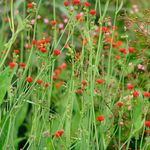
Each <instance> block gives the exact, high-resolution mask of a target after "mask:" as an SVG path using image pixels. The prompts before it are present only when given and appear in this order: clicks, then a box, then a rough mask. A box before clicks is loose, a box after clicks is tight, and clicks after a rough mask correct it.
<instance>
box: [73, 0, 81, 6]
mask: <svg viewBox="0 0 150 150" xmlns="http://www.w3.org/2000/svg"><path fill="white" fill-rule="evenodd" d="M72 3H73V4H74V5H79V4H80V0H72Z"/></svg>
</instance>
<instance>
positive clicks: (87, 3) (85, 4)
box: [83, 2, 91, 7]
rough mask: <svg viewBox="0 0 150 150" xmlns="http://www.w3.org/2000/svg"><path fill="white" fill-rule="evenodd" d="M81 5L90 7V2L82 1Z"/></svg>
mask: <svg viewBox="0 0 150 150" xmlns="http://www.w3.org/2000/svg"><path fill="white" fill-rule="evenodd" d="M83 6H84V7H90V6H91V4H90V3H89V2H84V4H83Z"/></svg>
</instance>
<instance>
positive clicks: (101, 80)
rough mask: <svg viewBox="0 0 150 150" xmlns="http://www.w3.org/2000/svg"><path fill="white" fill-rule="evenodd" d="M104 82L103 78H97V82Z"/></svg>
mask: <svg viewBox="0 0 150 150" xmlns="http://www.w3.org/2000/svg"><path fill="white" fill-rule="evenodd" d="M103 82H104V80H103V79H97V80H96V83H97V84H102V83H103Z"/></svg>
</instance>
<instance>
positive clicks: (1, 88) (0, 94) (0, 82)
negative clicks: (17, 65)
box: [0, 68, 16, 104]
mask: <svg viewBox="0 0 150 150" xmlns="http://www.w3.org/2000/svg"><path fill="white" fill-rule="evenodd" d="M15 71H16V69H13V70H10V68H6V69H5V70H4V71H3V72H1V74H0V104H2V103H3V100H4V96H5V94H6V92H7V90H8V88H9V86H10V84H11V80H12V77H13V75H14V73H15Z"/></svg>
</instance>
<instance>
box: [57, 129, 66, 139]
mask: <svg viewBox="0 0 150 150" xmlns="http://www.w3.org/2000/svg"><path fill="white" fill-rule="evenodd" d="M63 133H64V131H63V130H59V131H57V132H56V134H55V137H56V138H59V137H60V136H62V134H63Z"/></svg>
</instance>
